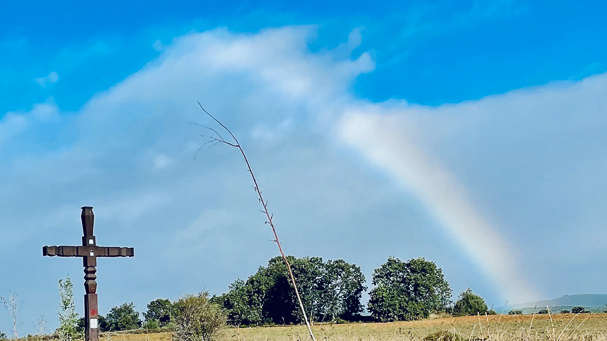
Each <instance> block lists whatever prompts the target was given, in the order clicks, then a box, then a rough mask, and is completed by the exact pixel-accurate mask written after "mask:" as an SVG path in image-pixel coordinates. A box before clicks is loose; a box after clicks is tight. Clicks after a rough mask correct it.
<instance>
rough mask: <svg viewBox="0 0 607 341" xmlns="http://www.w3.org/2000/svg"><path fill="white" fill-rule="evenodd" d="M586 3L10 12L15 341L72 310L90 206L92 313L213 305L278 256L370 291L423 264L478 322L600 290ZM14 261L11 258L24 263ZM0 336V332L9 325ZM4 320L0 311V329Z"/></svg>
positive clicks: (605, 159) (9, 186)
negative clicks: (215, 134)
mask: <svg viewBox="0 0 607 341" xmlns="http://www.w3.org/2000/svg"><path fill="white" fill-rule="evenodd" d="M606 14H607V5H605V4H604V3H602V2H598V1H597V2H564V1H554V2H550V3H539V2H525V1H493V2H481V1H439V2H432V3H428V2H426V1H417V2H416V1H412V2H406V3H404V2H387V1H386V2H375V3H370V2H330V3H327V2H306V3H299V4H289V3H284V2H271V1H266V2H248V3H247V4H244V3H238V2H224V3H221V4H219V3H202V2H187V1H181V2H171V3H168V2H160V1H155V2H154V1H148V2H129V3H128V4H125V3H124V2H118V1H105V2H95V1H91V2H87V3H73V2H69V1H54V2H52V3H50V2H38V1H30V2H19V3H17V2H4V3H2V4H0V47H1V49H2V51H3V52H4V53H2V54H1V55H0V74H1V75H2V77H1V78H0V93H1V94H2V98H3V100H2V101H0V162H1V163H2V164H3V166H2V167H1V168H0V182H1V185H0V203H1V205H0V219H1V221H2V224H0V231H1V235H2V239H1V240H0V246H1V248H0V257H2V259H4V261H3V262H2V264H3V265H2V272H3V273H4V274H5V275H4V276H3V280H2V281H1V283H0V296H5V297H6V296H8V295H9V294H10V293H11V292H14V293H17V295H18V297H19V299H20V304H21V310H20V322H19V330H20V332H21V333H22V334H23V333H30V332H34V330H35V328H34V326H33V324H35V321H36V319H37V318H39V317H40V316H42V315H43V316H44V317H45V319H46V320H47V321H48V327H47V330H49V331H50V330H53V329H54V328H56V326H57V317H56V308H57V304H58V300H59V297H58V291H57V280H58V279H60V278H63V277H65V276H66V275H67V274H68V273H69V275H70V276H71V278H72V280H73V281H74V283H75V289H76V290H75V295H76V302H77V304H78V309H79V310H82V302H80V301H81V300H80V299H78V297H81V296H80V295H81V294H82V293H83V288H82V286H81V285H80V282H81V279H82V267H81V262H80V261H79V260H76V259H71V260H69V259H57V258H52V259H51V258H46V259H45V258H43V257H42V256H41V246H42V245H66V244H74V243H78V242H79V239H80V233H81V229H80V226H79V214H80V206H83V205H91V206H94V207H95V213H96V234H97V238H98V243H99V244H100V245H120V246H127V245H128V246H134V247H135V249H136V257H135V258H133V259H102V260H100V261H99V266H98V275H99V281H98V282H99V289H98V292H99V294H100V312H101V313H102V314H105V313H107V312H108V311H109V310H110V309H111V307H113V306H117V305H119V304H121V303H123V302H131V301H132V302H134V303H135V305H136V308H137V309H138V310H139V311H144V310H145V305H146V304H147V303H148V302H150V301H151V300H154V299H156V298H160V297H162V298H170V299H176V298H178V297H179V296H180V295H183V294H186V293H194V292H198V291H200V290H208V291H210V292H211V293H217V294H219V293H222V292H224V291H226V290H227V286H228V285H229V284H230V283H231V282H232V281H233V280H235V279H236V278H246V277H247V276H249V275H251V274H252V273H254V272H255V270H256V269H257V267H258V266H260V265H264V264H265V263H266V262H267V260H268V259H269V258H271V257H273V256H275V255H276V254H277V250H276V247H275V245H274V244H273V243H272V242H271V241H270V240H271V239H272V238H271V233H270V231H269V230H268V228H267V226H265V225H264V224H263V222H264V218H263V216H261V215H260V214H259V212H258V207H257V202H256V199H255V196H254V193H253V192H252V190H251V189H250V179H249V178H247V174H246V172H244V165H243V163H242V160H241V159H240V158H239V155H238V154H237V152H236V151H235V150H231V149H229V148H225V146H214V147H212V148H203V149H200V150H199V146H200V145H201V144H202V143H204V142H205V138H204V137H201V135H204V134H207V132H206V131H204V130H203V129H201V128H200V127H198V126H194V125H191V124H189V122H197V123H202V124H211V123H212V122H210V121H209V120H208V118H206V117H205V116H204V115H202V114H201V112H200V110H199V108H198V106H197V103H196V101H200V102H201V103H202V104H203V105H204V106H205V107H206V108H207V109H208V110H210V111H211V112H212V113H213V114H215V115H216V116H217V117H218V118H220V119H221V120H222V121H223V122H224V123H226V124H227V125H228V126H229V127H231V129H232V130H233V131H234V132H235V133H236V134H237V136H238V137H239V138H240V140H241V142H242V144H243V145H244V147H245V149H246V151H247V152H248V153H249V157H250V159H251V161H252V163H253V167H254V170H255V171H256V172H257V176H258V178H259V181H260V182H261V186H262V187H263V189H264V193H265V195H266V197H267V198H268V199H269V201H270V209H271V210H272V212H273V213H274V215H275V217H276V222H277V224H278V228H279V230H278V232H279V236H280V237H281V239H282V241H283V243H284V246H285V249H286V251H287V252H288V253H290V254H293V255H296V256H306V255H309V256H321V257H323V258H325V259H337V258H343V259H345V260H346V261H349V262H353V263H356V264H358V265H360V266H361V267H362V269H363V271H364V273H365V275H366V277H367V278H368V279H369V280H370V278H371V274H372V271H373V269H374V268H376V267H378V266H379V265H380V264H382V263H383V262H385V260H386V259H387V257H388V256H396V257H399V258H401V259H403V260H406V259H410V258H414V257H425V258H426V259H429V260H432V261H435V262H436V263H437V264H438V265H439V266H440V267H441V268H442V269H443V271H444V273H445V276H446V278H447V280H448V281H449V282H450V283H451V285H452V288H453V289H454V294H455V295H457V294H458V293H459V292H461V291H464V290H465V289H466V288H468V287H471V288H472V289H473V290H474V291H475V292H477V293H479V294H481V295H482V296H483V297H485V298H486V300H487V301H488V303H489V304H490V305H491V304H493V305H495V306H496V307H497V306H501V305H503V304H504V303H505V302H506V301H507V300H509V301H510V302H517V303H518V302H524V301H529V300H535V299H546V298H555V297H558V296H560V295H564V294H576V293H605V289H604V283H605V280H606V279H607V278H606V277H605V276H606V275H605V272H604V269H605V268H607V261H606V259H607V257H606V256H607V248H606V247H605V244H604V242H602V241H604V240H606V238H607V232H606V231H607V229H606V226H605V222H606V221H607V213H606V212H607V210H606V206H605V203H606V202H607V180H606V179H605V176H604V174H606V172H607V154H606V153H605V146H606V145H607V135H606V134H605V129H604V127H605V126H607V115H606V110H607V99H606V98H607V96H605V89H607V74H606V73H605V72H607V47H606V46H607V45H606V44H604V36H605V34H606V33H607V24H606V23H605V21H604V18H605V15H606ZM15 255H19V256H18V258H17V257H16V256H15ZM3 315H4V317H3V318H0V330H2V331H4V332H8V331H9V330H10V323H9V322H10V321H9V316H8V314H7V313H4V314H3ZM0 316H2V315H0Z"/></svg>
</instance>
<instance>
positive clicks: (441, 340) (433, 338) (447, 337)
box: [424, 330, 464, 341]
mask: <svg viewBox="0 0 607 341" xmlns="http://www.w3.org/2000/svg"><path fill="white" fill-rule="evenodd" d="M424 341H464V338H463V337H462V336H460V335H459V334H457V333H454V332H449V331H446V330H442V331H438V332H435V333H432V334H428V335H426V337H424Z"/></svg>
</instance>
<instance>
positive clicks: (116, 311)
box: [105, 302, 141, 331]
mask: <svg viewBox="0 0 607 341" xmlns="http://www.w3.org/2000/svg"><path fill="white" fill-rule="evenodd" d="M105 323H106V324H107V330H108V331H115V330H131V329H137V328H139V327H141V320H140V319H139V313H138V312H137V311H136V310H135V305H134V304H133V303H132V302H131V303H124V304H123V305H121V306H119V307H114V308H112V310H110V312H109V313H108V314H107V315H106V316H105Z"/></svg>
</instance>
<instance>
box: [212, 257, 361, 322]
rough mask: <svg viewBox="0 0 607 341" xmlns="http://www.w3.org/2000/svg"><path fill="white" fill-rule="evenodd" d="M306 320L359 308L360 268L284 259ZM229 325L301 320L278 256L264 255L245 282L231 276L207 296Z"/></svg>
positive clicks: (348, 315) (348, 314)
mask: <svg viewBox="0 0 607 341" xmlns="http://www.w3.org/2000/svg"><path fill="white" fill-rule="evenodd" d="M287 259H288V260H289V263H290V264H291V268H292V271H293V275H294V277H295V281H296V283H297V286H298V289H299V293H300V296H301V299H302V301H303V304H304V307H305V309H306V312H307V313H308V315H309V317H310V319H312V320H316V321H336V320H337V319H338V318H342V319H351V318H353V317H355V316H357V315H358V314H359V313H360V312H362V310H363V307H362V305H361V303H360V299H361V296H362V292H363V291H364V289H365V287H364V281H365V277H364V275H363V274H362V271H361V270H360V268H359V267H358V266H356V265H353V264H349V263H347V262H345V261H343V260H336V261H331V260H330V261H327V262H326V263H325V262H323V260H322V258H319V257H304V258H295V257H292V256H289V257H287ZM212 300H213V302H215V303H218V304H219V305H221V306H222V307H223V308H224V309H225V311H226V313H227V315H228V319H229V321H230V323H231V324H234V325H261V324H267V323H275V324H291V323H300V322H303V316H302V314H301V311H300V309H299V305H298V303H297V299H296V296H295V292H294V289H293V286H292V284H291V281H290V279H289V275H288V271H287V267H286V266H285V264H284V261H283V259H282V258H281V257H275V258H272V259H270V261H269V262H268V266H267V267H260V268H259V269H258V270H257V273H255V274H254V275H252V276H251V277H249V278H248V279H247V281H246V282H245V281H243V280H236V281H235V282H234V283H232V284H231V285H230V290H229V292H228V293H227V294H223V295H221V296H219V297H213V298H212Z"/></svg>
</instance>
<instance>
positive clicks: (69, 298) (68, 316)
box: [57, 277, 83, 341]
mask: <svg viewBox="0 0 607 341" xmlns="http://www.w3.org/2000/svg"><path fill="white" fill-rule="evenodd" d="M73 288H74V285H73V284H72V280H71V279H70V278H69V277H67V278H66V279H65V280H63V279H60V280H59V297H60V298H61V300H60V302H59V311H58V312H59V328H57V334H58V335H59V338H60V339H61V340H66V341H71V340H75V339H78V338H81V337H82V336H83V334H82V333H81V332H80V330H79V328H78V314H77V313H76V305H75V304H74V291H73Z"/></svg>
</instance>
